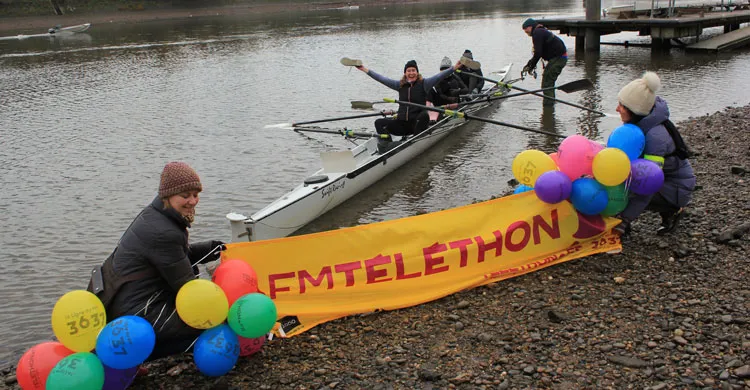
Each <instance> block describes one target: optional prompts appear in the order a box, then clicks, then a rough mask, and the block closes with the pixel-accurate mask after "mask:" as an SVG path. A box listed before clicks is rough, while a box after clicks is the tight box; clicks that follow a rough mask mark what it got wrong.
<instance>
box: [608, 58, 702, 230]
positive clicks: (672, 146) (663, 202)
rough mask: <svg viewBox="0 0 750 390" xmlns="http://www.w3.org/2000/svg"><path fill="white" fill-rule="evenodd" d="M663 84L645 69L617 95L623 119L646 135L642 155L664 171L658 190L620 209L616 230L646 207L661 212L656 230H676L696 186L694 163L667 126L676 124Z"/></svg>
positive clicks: (626, 227) (635, 197) (636, 197)
mask: <svg viewBox="0 0 750 390" xmlns="http://www.w3.org/2000/svg"><path fill="white" fill-rule="evenodd" d="M660 88H661V80H659V76H657V75H656V73H654V72H646V73H645V74H644V75H643V78H640V79H637V80H634V81H631V82H630V83H629V84H628V85H626V86H625V87H623V88H622V89H621V90H620V93H619V94H618V95H617V99H618V101H619V104H618V105H617V112H618V113H619V114H620V119H622V122H623V123H632V124H634V125H636V126H638V127H639V128H640V129H641V131H643V134H644V135H645V136H646V145H645V147H644V149H643V155H642V157H643V158H646V159H649V160H651V161H654V162H656V163H657V164H659V165H660V166H661V167H662V170H663V172H664V185H663V186H662V187H661V189H660V190H659V191H658V192H657V193H655V194H653V195H637V194H631V195H630V198H629V200H628V205H627V207H626V208H625V210H623V211H622V213H620V218H621V219H622V223H620V224H619V225H618V226H616V227H615V232H618V233H620V234H621V235H624V234H627V233H629V232H630V224H631V222H633V221H634V220H635V219H636V218H638V216H639V215H641V213H642V212H643V211H644V210H651V211H655V212H658V213H659V215H660V216H661V226H659V228H658V229H657V231H656V234H658V235H663V234H666V233H669V232H671V231H673V230H674V229H675V228H676V227H677V223H678V221H679V220H680V217H681V216H682V211H683V209H684V207H685V206H687V204H688V203H689V202H690V200H691V199H692V193H693V190H694V189H695V174H694V173H693V167H692V166H691V165H690V161H688V160H687V158H681V157H680V156H678V154H679V153H677V151H678V148H677V145H676V143H675V139H673V138H672V136H671V135H670V132H669V131H668V130H667V127H668V126H669V127H673V126H674V124H672V122H670V121H669V107H668V106H667V102H666V101H665V100H664V99H662V98H661V97H659V96H656V92H657V91H658V90H659V89H660ZM674 131H676V129H674Z"/></svg>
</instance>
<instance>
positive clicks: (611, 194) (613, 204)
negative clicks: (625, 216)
mask: <svg viewBox="0 0 750 390" xmlns="http://www.w3.org/2000/svg"><path fill="white" fill-rule="evenodd" d="M604 188H605V189H606V190H607V198H609V202H608V203H607V208H605V209H604V211H602V212H601V214H602V215H603V216H605V217H611V216H613V215H617V213H619V212H621V211H622V210H625V207H626V206H627V205H628V190H627V188H625V183H622V184H620V185H616V186H612V187H607V186H605V187H604Z"/></svg>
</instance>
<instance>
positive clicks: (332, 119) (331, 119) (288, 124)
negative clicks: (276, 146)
mask: <svg viewBox="0 0 750 390" xmlns="http://www.w3.org/2000/svg"><path fill="white" fill-rule="evenodd" d="M393 114H395V112H394V111H393V110H383V111H380V112H374V113H371V114H359V115H352V116H341V117H338V118H326V119H316V120H314V121H304V122H294V123H277V124H275V125H266V126H265V127H266V128H269V127H277V128H287V127H296V126H300V125H309V124H312V123H321V122H335V121H343V120H346V119H357V118H367V117H369V116H381V115H382V116H384V117H385V116H389V115H393Z"/></svg>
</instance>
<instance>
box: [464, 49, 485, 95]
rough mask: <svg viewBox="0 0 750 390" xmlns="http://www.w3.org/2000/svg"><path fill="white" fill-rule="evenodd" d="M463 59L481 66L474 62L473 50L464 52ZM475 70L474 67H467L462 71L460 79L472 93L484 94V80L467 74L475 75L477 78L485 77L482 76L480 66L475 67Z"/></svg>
mask: <svg viewBox="0 0 750 390" xmlns="http://www.w3.org/2000/svg"><path fill="white" fill-rule="evenodd" d="M461 57H463V58H467V59H469V60H471V61H470V62H472V63H476V64H479V63H478V62H476V61H474V54H472V53H471V50H469V49H466V50H464V53H463V54H462V55H461ZM474 68H476V69H472V67H468V66H467V67H465V68H464V69H461V73H460V77H461V81H463V82H464V84H466V86H467V87H469V92H470V93H480V92H482V88H484V79H482V78H479V77H474V76H471V75H468V74H467V73H473V74H475V75H477V76H484V75H483V74H482V69H481V68H480V67H479V66H475V67H474Z"/></svg>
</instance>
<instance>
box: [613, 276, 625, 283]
mask: <svg viewBox="0 0 750 390" xmlns="http://www.w3.org/2000/svg"><path fill="white" fill-rule="evenodd" d="M624 282H625V278H623V277H622V276H615V283H617V284H620V283H624Z"/></svg>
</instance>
